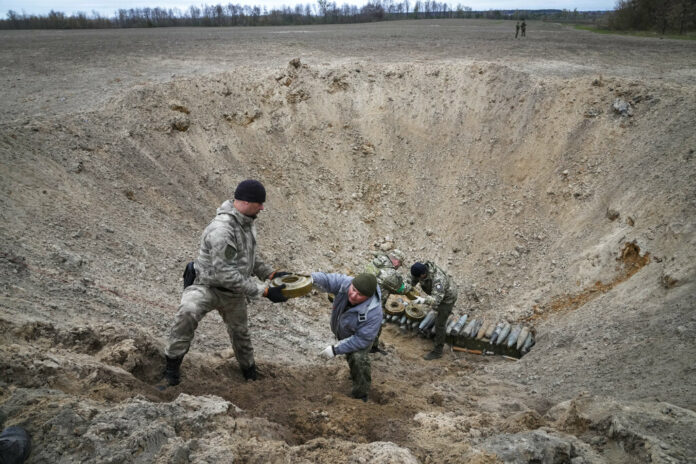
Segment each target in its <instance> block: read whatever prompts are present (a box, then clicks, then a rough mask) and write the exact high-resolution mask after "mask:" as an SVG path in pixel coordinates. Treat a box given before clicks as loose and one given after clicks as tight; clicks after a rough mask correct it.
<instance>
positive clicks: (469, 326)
mask: <svg viewBox="0 0 696 464" xmlns="http://www.w3.org/2000/svg"><path fill="white" fill-rule="evenodd" d="M474 324H476V319H472V320H470V321H469V323H468V324H467V325H466V327H464V330H462V333H461V335H463V336H464V337H468V336H469V334H470V333H471V329H472V327H474Z"/></svg>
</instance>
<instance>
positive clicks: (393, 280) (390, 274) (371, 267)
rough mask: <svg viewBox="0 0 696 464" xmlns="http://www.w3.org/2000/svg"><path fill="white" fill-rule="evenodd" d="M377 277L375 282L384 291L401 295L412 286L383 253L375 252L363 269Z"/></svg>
mask: <svg viewBox="0 0 696 464" xmlns="http://www.w3.org/2000/svg"><path fill="white" fill-rule="evenodd" d="M364 272H368V273H370V274H374V275H375V277H377V283H378V284H379V286H380V287H381V288H382V290H386V292H385V293H398V294H399V295H403V294H404V293H406V292H408V291H410V290H411V289H412V288H413V287H412V286H411V285H410V284H409V283H408V282H405V281H404V278H403V276H402V275H401V273H400V272H399V271H398V270H396V268H394V265H393V264H392V262H391V259H389V256H387V255H386V254H384V253H375V257H374V259H373V260H372V262H371V263H370V264H368V265H367V266H365V271H364Z"/></svg>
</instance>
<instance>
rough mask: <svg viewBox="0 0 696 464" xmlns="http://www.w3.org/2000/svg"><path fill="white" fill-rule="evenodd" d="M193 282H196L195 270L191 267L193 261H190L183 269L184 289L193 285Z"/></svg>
mask: <svg viewBox="0 0 696 464" xmlns="http://www.w3.org/2000/svg"><path fill="white" fill-rule="evenodd" d="M194 280H196V268H194V267H193V261H191V262H190V263H188V264H187V265H186V269H184V288H186V287H188V286H189V285H193V281H194Z"/></svg>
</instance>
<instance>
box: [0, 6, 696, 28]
mask: <svg viewBox="0 0 696 464" xmlns="http://www.w3.org/2000/svg"><path fill="white" fill-rule="evenodd" d="M438 18H483V19H512V20H519V19H528V20H529V19H539V20H547V21H559V22H575V23H589V24H594V25H598V26H601V27H605V28H608V29H612V30H622V31H627V30H635V31H655V32H657V33H659V34H666V33H678V34H685V33H687V32H689V31H694V30H696V0H617V4H616V8H615V9H614V10H613V11H611V12H606V11H582V12H578V11H577V10H574V11H569V10H552V9H549V10H487V11H474V10H472V9H471V8H470V7H468V6H463V5H462V4H461V3H460V4H457V5H456V6H452V5H450V4H448V3H446V2H437V1H435V0H416V1H412V0H403V1H402V2H396V1H394V0H371V1H370V2H368V3H367V4H366V5H364V6H362V7H357V6H355V5H350V4H348V3H344V4H343V5H342V6H339V5H338V4H337V3H336V2H329V1H328V0H318V1H317V3H314V4H310V3H307V4H297V5H295V6H294V7H289V6H287V7H280V8H272V9H270V10H269V9H267V8H266V7H259V6H248V5H245V6H242V5H238V4H237V5H235V4H232V3H229V4H227V5H222V4H217V5H202V6H200V7H197V6H190V7H189V8H188V9H187V10H186V11H181V10H179V9H171V8H170V9H165V8H159V7H156V8H131V9H120V10H118V11H117V12H116V13H115V14H114V16H112V17H107V16H102V15H100V14H99V13H98V12H96V11H93V12H92V13H90V14H87V13H76V14H72V15H67V14H65V13H62V12H58V11H53V10H52V11H51V12H50V13H48V14H46V15H27V14H24V13H22V14H20V13H17V12H16V11H13V10H10V11H9V12H8V13H7V19H3V20H0V29H106V28H132V27H173V26H179V27H191V26H202V27H226V26H287V25H311V24H345V23H363V22H373V21H390V20H401V19H438Z"/></svg>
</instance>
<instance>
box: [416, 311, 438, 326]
mask: <svg viewBox="0 0 696 464" xmlns="http://www.w3.org/2000/svg"><path fill="white" fill-rule="evenodd" d="M436 315H437V311H430V312H429V313H428V314H427V315H426V316H425V317H424V318H423V321H421V323H420V325H419V326H418V330H427V329H428V328H429V327H430V321H432V320H433V319H435V316H436Z"/></svg>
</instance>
